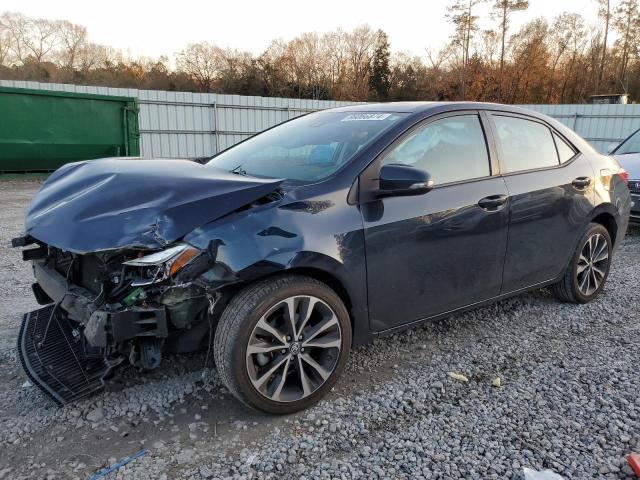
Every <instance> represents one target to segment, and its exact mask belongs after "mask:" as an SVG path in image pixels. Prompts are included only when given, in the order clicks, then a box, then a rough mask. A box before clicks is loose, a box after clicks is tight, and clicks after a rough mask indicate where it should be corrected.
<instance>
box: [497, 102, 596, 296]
mask: <svg viewBox="0 0 640 480" xmlns="http://www.w3.org/2000/svg"><path fill="white" fill-rule="evenodd" d="M490 118H491V119H492V126H493V130H494V136H495V138H496V143H497V147H498V151H499V157H500V167H501V171H502V172H503V175H504V179H505V182H506V185H507V190H508V191H509V196H510V202H509V214H510V222H509V236H508V243H507V255H506V258H505V264H504V275H503V287H502V293H508V292H512V291H515V290H519V289H521V288H525V287H529V286H532V285H535V284H538V283H543V282H546V281H549V280H553V279H555V278H557V277H558V276H559V275H560V274H561V273H562V271H563V270H564V268H565V267H566V265H567V263H568V261H569V258H570V255H571V253H572V252H573V249H574V248H575V246H576V243H577V241H578V238H579V237H580V235H582V233H583V231H584V228H585V225H586V223H587V222H588V221H589V214H590V213H591V211H592V208H593V206H592V201H593V185H594V173H593V169H592V168H591V165H590V163H589V161H588V159H587V158H585V157H584V156H582V155H581V154H580V153H579V152H578V150H577V149H576V148H575V147H573V146H572V145H571V144H570V143H569V142H568V141H567V140H566V139H565V138H563V137H562V136H561V135H560V134H559V133H558V132H556V131H555V130H553V129H552V128H550V127H549V126H548V125H546V124H545V123H543V122H541V121H539V120H537V119H534V118H532V117H526V116H520V115H514V114H511V113H497V112H493V113H491V114H490Z"/></svg>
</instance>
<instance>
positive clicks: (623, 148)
mask: <svg viewBox="0 0 640 480" xmlns="http://www.w3.org/2000/svg"><path fill="white" fill-rule="evenodd" d="M609 150H610V153H611V156H612V157H613V158H615V159H616V160H617V161H618V163H620V165H621V166H622V168H624V169H625V170H626V171H627V173H628V174H629V190H630V191H631V199H632V200H633V203H634V204H633V206H632V207H631V216H630V221H631V222H633V223H640V129H638V130H636V131H635V132H633V133H632V134H631V135H630V136H629V137H627V139H626V140H625V141H623V142H622V143H621V144H619V145H611V147H610V149H609Z"/></svg>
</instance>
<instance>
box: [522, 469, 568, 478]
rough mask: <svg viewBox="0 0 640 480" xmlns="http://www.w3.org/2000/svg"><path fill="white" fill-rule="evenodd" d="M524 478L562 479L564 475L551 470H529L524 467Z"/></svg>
mask: <svg viewBox="0 0 640 480" xmlns="http://www.w3.org/2000/svg"><path fill="white" fill-rule="evenodd" d="M524 480H564V477H562V476H560V475H558V474H557V473H554V472H552V471H551V470H542V471H538V470H531V469H530V468H527V467H525V468H524Z"/></svg>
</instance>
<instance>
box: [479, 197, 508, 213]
mask: <svg viewBox="0 0 640 480" xmlns="http://www.w3.org/2000/svg"><path fill="white" fill-rule="evenodd" d="M508 198H509V197H508V196H507V195H490V196H488V197H484V198H481V199H480V200H479V201H478V206H479V207H480V208H482V209H483V210H488V211H495V210H499V209H500V207H503V206H504V205H505V204H506V203H507V199H508Z"/></svg>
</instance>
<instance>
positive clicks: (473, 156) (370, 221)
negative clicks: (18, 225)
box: [13, 102, 631, 414]
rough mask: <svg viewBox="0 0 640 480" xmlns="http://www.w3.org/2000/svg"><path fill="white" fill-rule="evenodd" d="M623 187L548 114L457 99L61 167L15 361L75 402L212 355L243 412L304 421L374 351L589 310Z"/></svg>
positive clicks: (616, 224) (321, 118) (49, 197)
mask: <svg viewBox="0 0 640 480" xmlns="http://www.w3.org/2000/svg"><path fill="white" fill-rule="evenodd" d="M626 181H627V177H626V172H625V171H624V170H623V169H622V168H621V167H620V166H619V165H618V163H617V162H616V161H615V160H613V159H612V158H609V157H607V156H605V155H600V154H599V153H598V152H596V151H595V150H594V149H593V148H592V147H591V146H590V145H589V144H588V143H587V142H585V141H584V140H583V139H582V138H580V137H579V136H578V135H577V134H576V133H574V132H573V131H571V130H570V129H568V128H567V127H565V126H563V125H562V124H560V123H559V122H557V121H555V120H553V119H551V118H549V117H546V116H544V115H541V114H538V113H535V112H531V111H528V110H523V109H519V108H515V107H512V106H507V105H497V104H487V103H465V102H436V103H430V102H415V103H411V102H410V103H388V104H368V105H357V106H350V107H343V108H338V109H334V110H327V111H322V112H316V113H312V114H309V115H305V116H302V117H299V118H296V119H293V120H290V121H289V122H286V123H284V124H281V125H278V126H276V127H273V128H271V129H269V130H267V131H265V132H263V133H260V134H258V135H255V136H253V137H251V138H249V139H247V140H245V141H243V142H241V143H239V144H237V145H235V146H233V147H231V148H229V149H227V150H225V151H223V152H221V153H219V154H218V155H216V156H215V157H214V158H212V159H211V160H210V161H209V162H208V163H207V164H205V165H202V164H198V163H195V162H190V161H187V160H134V159H110V160H109V159H108V160H97V161H87V162H79V163H73V164H68V165H66V166H64V167H62V168H60V169H59V170H58V171H56V172H55V173H54V174H52V175H51V176H50V177H49V178H48V179H47V180H46V181H45V182H44V184H43V185H42V188H41V189H40V191H39V192H38V193H37V194H36V196H35V198H34V199H33V201H32V202H31V205H30V206H29V209H28V210H27V215H26V228H25V232H24V235H23V236H21V237H18V238H16V239H14V241H13V244H14V245H15V246H16V247H27V248H26V249H25V250H23V252H22V254H23V258H24V259H25V260H28V261H30V262H32V264H33V268H34V274H35V279H36V282H35V283H34V284H33V291H34V294H35V296H36V299H37V300H38V301H39V303H41V304H42V305H45V306H44V308H42V309H39V310H36V311H34V312H31V313H29V314H27V315H26V316H25V318H24V321H23V324H22V328H21V331H20V334H19V353H20V358H21V360H22V363H23V365H24V367H25V370H26V371H27V373H28V375H29V376H30V377H31V379H32V380H33V381H34V382H35V384H36V385H37V386H38V387H40V388H41V389H42V390H44V391H45V392H46V393H47V394H49V395H50V396H51V397H52V398H53V399H55V400H56V401H58V402H59V403H68V402H71V401H74V400H77V399H79V398H82V397H84V396H86V395H89V394H90V393H92V392H95V391H97V390H99V389H100V388H102V386H103V384H104V380H105V379H106V378H107V375H108V374H109V373H110V372H111V371H112V370H113V369H115V368H116V367H118V366H120V365H133V366H134V367H137V368H139V369H141V370H151V369H154V368H157V367H158V366H159V365H160V364H161V362H162V361H163V359H164V361H167V360H168V361H171V357H170V356H168V355H170V354H171V353H185V352H190V351H195V350H199V349H204V350H207V349H210V350H211V351H212V353H213V357H214V359H215V364H216V368H217V371H218V374H219V376H220V378H221V380H222V382H223V383H224V385H225V386H226V387H227V388H228V389H229V391H230V392H232V393H233V394H234V395H235V396H236V397H237V398H238V399H239V400H241V401H242V402H244V403H245V404H247V405H250V406H252V407H254V408H257V409H260V410H264V411H267V412H271V413H280V414H284V413H291V412H294V411H297V410H300V409H303V408H306V407H308V406H310V405H312V404H313V403H315V402H317V401H318V400H319V399H320V398H322V397H323V396H324V395H325V394H326V393H327V392H328V391H329V390H330V389H331V387H332V385H333V384H334V383H335V382H336V380H337V378H338V376H339V375H340V373H341V371H342V370H343V368H344V367H345V365H346V362H347V358H348V355H349V351H350V350H351V348H352V347H353V346H355V345H362V344H364V343H367V342H370V341H372V340H373V339H375V338H377V337H379V336H384V335H389V334H392V333H393V332H397V331H399V330H402V329H406V328H409V327H413V326H416V325H419V324H420V323H422V322H425V321H430V320H434V319H437V318H440V317H443V316H447V315H451V314H453V313H457V312H461V311H463V310H466V309H470V308H474V307H477V306H478V305H481V304H486V303H488V302H493V301H496V300H500V299H503V298H507V297H509V296H512V295H517V294H520V293H522V292H526V291H529V290H532V289H537V288H541V287H546V286H549V287H551V288H552V290H553V292H554V293H555V294H556V295H557V296H558V297H559V298H560V299H562V300H564V301H567V302H573V303H587V302H590V301H591V300H593V299H594V298H595V297H596V296H597V295H599V294H600V292H601V291H602V289H603V286H604V284H605V282H606V279H607V276H608V274H609V268H610V266H611V260H612V256H613V254H614V251H615V247H616V246H617V245H619V244H620V243H621V241H622V239H623V237H624V234H625V231H626V229H627V223H628V219H629V209H630V205H631V198H630V196H629V190H628V188H627V185H626Z"/></svg>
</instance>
